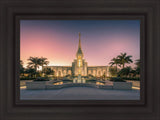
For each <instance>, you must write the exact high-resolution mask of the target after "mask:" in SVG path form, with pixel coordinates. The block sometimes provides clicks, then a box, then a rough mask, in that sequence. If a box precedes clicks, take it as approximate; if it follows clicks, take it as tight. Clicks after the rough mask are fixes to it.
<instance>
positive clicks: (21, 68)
mask: <svg viewBox="0 0 160 120" xmlns="http://www.w3.org/2000/svg"><path fill="white" fill-rule="evenodd" d="M24 70H25V69H24V67H23V61H22V60H20V74H23V76H24Z"/></svg>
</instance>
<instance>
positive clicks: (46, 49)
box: [20, 20, 140, 66]
mask: <svg viewBox="0 0 160 120" xmlns="http://www.w3.org/2000/svg"><path fill="white" fill-rule="evenodd" d="M78 32H81V43H82V50H83V53H84V59H85V60H86V61H87V62H88V65H89V66H94V65H96V66H101V65H103V66H104V65H108V64H109V62H110V60H111V59H112V58H113V57H116V56H117V55H119V54H120V53H121V52H126V53H127V54H128V55H132V56H133V57H132V59H133V61H134V62H135V60H136V59H139V58H140V21H139V20H21V21H20V59H21V60H23V62H24V66H26V64H27V62H28V61H27V59H28V58H29V57H30V56H35V57H41V56H43V57H46V58H48V60H49V61H50V63H49V65H61V66H62V65H67V66H71V63H72V62H73V60H74V59H75V57H76V52H77V49H78ZM130 65H131V66H134V63H133V64H130Z"/></svg>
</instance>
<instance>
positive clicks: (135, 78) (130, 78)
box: [122, 77, 140, 81]
mask: <svg viewBox="0 0 160 120" xmlns="http://www.w3.org/2000/svg"><path fill="white" fill-rule="evenodd" d="M122 78H123V79H124V80H135V81H139V80H140V78H139V77H122Z"/></svg>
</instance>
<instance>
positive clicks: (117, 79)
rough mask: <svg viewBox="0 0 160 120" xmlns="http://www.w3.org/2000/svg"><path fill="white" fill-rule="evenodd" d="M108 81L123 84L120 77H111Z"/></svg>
mask: <svg viewBox="0 0 160 120" xmlns="http://www.w3.org/2000/svg"><path fill="white" fill-rule="evenodd" d="M110 81H113V82H125V81H124V80H123V79H122V78H121V77H112V78H110Z"/></svg>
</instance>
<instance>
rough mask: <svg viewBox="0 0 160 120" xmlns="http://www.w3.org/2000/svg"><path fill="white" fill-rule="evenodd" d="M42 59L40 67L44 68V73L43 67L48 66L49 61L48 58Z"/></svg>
mask: <svg viewBox="0 0 160 120" xmlns="http://www.w3.org/2000/svg"><path fill="white" fill-rule="evenodd" d="M39 59H40V65H41V66H42V71H43V66H44V65H48V64H49V61H47V58H44V57H41V58H39Z"/></svg>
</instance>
